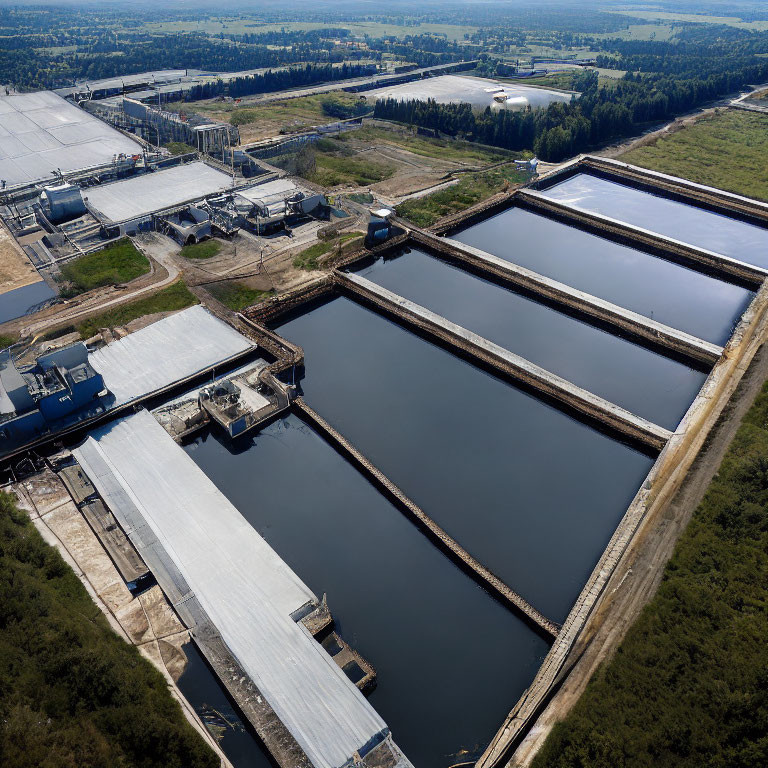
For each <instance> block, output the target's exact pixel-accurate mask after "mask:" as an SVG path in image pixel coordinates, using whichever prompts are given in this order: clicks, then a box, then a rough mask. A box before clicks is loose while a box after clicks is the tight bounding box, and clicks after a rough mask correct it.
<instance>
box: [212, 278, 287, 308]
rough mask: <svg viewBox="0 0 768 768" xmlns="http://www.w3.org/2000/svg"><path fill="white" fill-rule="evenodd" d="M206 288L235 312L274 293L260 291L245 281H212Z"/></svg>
mask: <svg viewBox="0 0 768 768" xmlns="http://www.w3.org/2000/svg"><path fill="white" fill-rule="evenodd" d="M206 289H207V290H208V293H210V294H211V296H213V297H214V298H215V299H218V300H219V301H220V302H221V303H222V304H223V305H224V306H225V307H229V308H230V309H233V310H234V311H235V312H239V311H240V310H241V309H245V308H246V307H250V306H251V305H253V304H256V303H258V302H259V301H262V300H263V299H265V298H266V297H267V296H272V295H273V294H274V291H260V290H258V289H256V288H249V287H248V286H247V285H245V283H238V282H237V281H231V282H226V283H212V284H211V285H207V286H206Z"/></svg>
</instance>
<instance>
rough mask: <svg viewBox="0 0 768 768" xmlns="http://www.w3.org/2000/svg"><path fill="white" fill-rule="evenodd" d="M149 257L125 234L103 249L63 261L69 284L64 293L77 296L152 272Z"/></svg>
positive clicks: (65, 278)
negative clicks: (140, 251)
mask: <svg viewBox="0 0 768 768" xmlns="http://www.w3.org/2000/svg"><path fill="white" fill-rule="evenodd" d="M149 268H150V267H149V260H148V259H147V257H146V256H144V254H143V253H139V251H137V250H136V248H135V246H134V245H133V243H132V242H131V241H130V240H129V239H128V238H127V237H124V238H123V239H122V240H118V241H117V242H116V243H112V244H111V245H108V246H107V247H106V248H104V249H103V250H101V251H96V252H95V253H88V254H86V255H85V256H80V257H78V258H77V259H73V260H72V261H69V262H67V263H66V264H63V265H62V267H61V280H62V281H63V282H66V283H68V287H66V288H65V289H64V290H63V291H62V294H63V295H70V296H72V295H76V294H78V293H83V292H84V291H90V290H91V289H93V288H100V287H101V286H104V285H117V284H119V283H127V282H129V281H131V280H133V279H135V278H137V277H140V276H141V275H146V274H147V272H149Z"/></svg>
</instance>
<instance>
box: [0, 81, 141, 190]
mask: <svg viewBox="0 0 768 768" xmlns="http://www.w3.org/2000/svg"><path fill="white" fill-rule="evenodd" d="M140 153H141V146H140V145H139V144H137V143H136V142H134V141H133V140H132V139H130V138H129V137H127V136H124V135H123V134H121V133H120V132H119V131H116V130H115V129H114V128H111V127H110V126H108V125H106V124H105V123H103V122H102V121H101V120H99V119H97V118H96V117H94V116H93V115H89V114H88V113H87V112H84V111H83V110H82V109H79V108H78V107H76V106H75V105H74V104H72V103H70V102H68V101H66V100H65V99H62V98H61V96H58V95H57V94H55V93H52V92H51V91H39V92H38V93H22V94H14V95H10V96H0V188H2V189H9V188H12V187H16V186H21V185H25V184H32V183H35V182H41V181H46V180H49V179H54V178H56V177H57V176H60V174H61V173H67V172H69V171H77V170H82V169H85V168H95V167H98V166H103V165H108V164H110V163H113V162H116V161H117V160H118V159H125V158H131V157H133V156H134V155H138V154H140Z"/></svg>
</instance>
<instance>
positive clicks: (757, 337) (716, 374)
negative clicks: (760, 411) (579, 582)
mask: <svg viewBox="0 0 768 768" xmlns="http://www.w3.org/2000/svg"><path fill="white" fill-rule="evenodd" d="M766 340H768V281H767V282H766V283H765V284H764V285H763V287H762V288H761V289H760V291H759V292H758V293H757V295H756V296H755V298H754V299H753V301H752V303H751V304H750V306H749V308H748V309H747V311H746V312H745V313H744V316H743V317H742V320H741V322H740V323H739V325H738V327H737V328H736V330H735V331H734V334H733V336H732V337H731V339H730V341H729V342H728V344H727V345H726V347H725V351H724V353H723V356H722V357H721V359H720V361H719V362H718V364H717V365H716V366H715V367H714V369H713V370H712V372H711V373H710V375H709V377H708V378H707V380H706V381H705V383H704V386H703V387H702V388H701V391H700V392H699V395H698V396H697V397H696V399H695V400H694V401H693V403H692V404H691V406H690V408H689V409H688V411H687V413H686V415H685V417H684V418H683V420H682V421H681V422H680V425H679V426H678V428H677V430H675V433H674V434H673V435H672V437H671V438H670V440H669V441H668V443H667V445H666V447H665V448H664V450H663V451H662V452H661V453H660V454H659V457H658V459H657V460H656V462H655V463H654V465H653V467H652V468H651V470H650V472H649V473H648V476H647V478H646V480H645V482H644V483H643V485H642V487H641V488H640V490H639V491H638V493H637V495H636V496H635V498H634V499H633V501H632V503H631V504H630V506H629V508H628V509H627V511H626V513H625V515H624V517H623V518H622V520H621V522H620V523H619V525H618V527H617V528H616V531H615V532H614V534H613V536H612V537H611V540H610V541H609V542H608V545H607V547H606V548H605V550H604V552H603V554H602V556H601V557H600V560H599V561H598V563H597V565H596V566H595V568H594V570H593V571H592V574H591V575H590V577H589V579H588V580H587V583H586V584H585V586H584V589H583V590H582V592H581V594H580V595H579V597H578V599H577V600H576V603H575V604H574V607H573V608H572V609H571V612H570V613H569V615H568V617H567V618H566V620H565V622H564V624H563V627H562V630H561V631H560V634H559V635H558V637H557V639H556V640H555V643H554V644H553V646H552V648H551V649H550V651H549V653H548V654H547V656H546V658H545V659H544V661H543V663H542V665H541V667H540V668H539V671H538V673H537V674H536V677H535V679H534V681H533V683H532V684H531V685H530V687H529V688H528V689H527V690H526V692H525V693H524V694H523V696H521V698H520V699H519V701H518V702H517V703H516V704H515V706H514V708H513V709H512V710H511V712H510V713H509V715H508V716H507V718H506V720H505V721H504V723H503V724H502V726H501V728H500V729H499V731H498V732H497V733H496V736H495V737H494V738H493V740H492V741H491V743H490V745H489V746H488V748H487V749H486V751H485V753H484V754H483V755H482V757H481V758H480V760H478V762H477V764H476V766H477V768H498V766H501V765H504V764H506V763H507V761H509V759H510V757H511V756H512V754H513V750H514V749H515V748H516V747H517V746H518V745H519V744H520V743H521V741H522V739H523V737H524V736H525V735H526V734H527V733H528V732H529V730H530V729H531V727H532V726H533V724H534V723H535V721H536V718H537V717H538V716H539V714H540V713H541V712H542V711H543V709H544V707H545V706H546V704H547V702H548V701H549V700H550V698H551V696H552V695H553V694H554V693H555V691H556V690H557V688H558V687H559V685H560V684H561V683H562V682H563V680H565V679H566V678H567V676H568V674H569V672H570V670H571V669H572V667H573V666H574V664H575V663H576V662H577V661H578V655H576V657H574V648H575V646H576V644H577V641H579V640H580V639H581V638H582V637H585V636H591V635H593V634H594V632H595V629H596V627H595V626H594V625H593V623H594V622H600V621H602V620H603V617H604V615H605V612H604V611H603V609H602V605H603V603H605V602H606V601H608V600H609V599H610V593H609V592H608V591H607V590H606V587H607V585H608V583H609V580H611V578H612V577H613V575H614V573H617V572H619V571H621V570H622V563H623V562H624V561H625V559H626V558H627V557H628V556H629V553H630V552H631V549H632V546H633V543H634V542H635V541H636V539H637V537H638V536H640V535H642V532H643V529H644V528H645V527H646V526H650V525H653V524H655V523H656V522H657V520H658V519H659V518H660V516H661V515H662V514H663V511H664V508H665V506H666V505H667V504H668V503H669V502H670V501H671V499H672V497H673V496H674V494H675V493H676V492H677V490H678V489H679V488H680V486H681V484H682V482H683V480H684V478H685V476H686V473H687V472H688V470H689V468H690V467H691V465H692V464H693V462H694V461H695V459H696V456H697V455H698V453H699V451H700V450H701V448H702V446H703V444H704V442H705V440H706V439H707V436H708V435H709V432H710V430H711V429H712V427H713V426H714V425H715V424H716V422H717V420H718V418H719V417H720V416H721V414H722V413H723V410H724V409H725V407H726V405H727V403H728V400H729V399H730V397H731V395H732V394H733V392H734V391H735V390H736V387H737V386H738V384H739V381H740V380H741V377H742V375H743V374H744V372H745V371H746V369H747V368H748V366H749V363H750V362H751V360H752V358H753V357H754V355H755V353H756V352H757V350H758V349H759V347H760V346H761V345H762V344H763V343H764V342H765V341H766ZM531 734H533V731H531ZM545 737H546V733H541V734H538V733H537V734H535V735H532V738H533V739H534V740H535V741H536V743H537V745H538V746H541V744H542V743H543V741H544V738H545ZM529 738H531V737H529ZM534 751H535V748H533V749H532V748H531V746H530V745H528V750H527V755H528V756H530V755H531V754H532V752H534ZM510 764H511V765H517V764H518V763H517V762H516V761H515V760H512V762H511V763H510Z"/></svg>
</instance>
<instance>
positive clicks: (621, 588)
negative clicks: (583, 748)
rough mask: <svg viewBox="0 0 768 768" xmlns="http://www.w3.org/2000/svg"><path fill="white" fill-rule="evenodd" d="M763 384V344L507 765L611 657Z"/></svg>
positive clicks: (766, 374)
mask: <svg viewBox="0 0 768 768" xmlns="http://www.w3.org/2000/svg"><path fill="white" fill-rule="evenodd" d="M766 380H768V346H766V345H763V346H761V347H760V349H759V350H758V351H757V353H756V354H755V357H754V358H753V360H752V362H751V364H750V366H749V368H748V369H747V371H746V372H745V374H744V376H743V377H742V380H741V382H740V383H739V385H738V387H737V389H736V392H735V393H734V395H733V396H732V397H731V399H730V400H729V402H728V404H727V406H726V407H725V409H724V411H723V413H722V415H721V417H720V419H719V420H718V422H717V424H716V425H715V427H714V428H713V430H712V432H711V433H710V435H709V438H708V439H707V442H706V443H705V445H704V448H703V449H702V450H701V451H700V453H699V455H698V456H697V458H696V460H695V461H694V463H693V466H692V467H691V469H690V471H689V472H688V475H687V476H686V478H685V480H684V481H683V484H682V485H681V487H680V489H679V490H678V491H677V493H676V494H675V495H674V497H673V498H672V500H671V501H670V502H669V503H668V504H667V505H666V507H665V508H664V509H663V511H662V512H661V514H662V515H663V517H662V519H660V520H658V521H655V523H654V524H653V525H651V526H649V528H648V530H646V531H645V532H644V533H643V534H642V535H641V536H640V537H639V540H638V541H637V543H636V544H635V545H634V546H633V551H632V553H631V554H630V557H629V558H627V559H626V562H624V561H623V562H622V563H621V564H620V566H619V568H617V570H616V573H614V574H613V576H612V578H611V581H610V582H609V583H608V586H607V589H606V594H607V595H609V596H610V603H611V604H610V606H609V607H608V608H607V609H606V607H605V606H601V608H599V609H598V610H599V611H603V612H604V613H605V616H604V619H603V621H602V624H601V625H600V626H599V628H598V629H597V631H596V632H595V633H594V634H593V635H592V636H591V637H585V638H582V639H580V640H579V641H578V643H577V644H576V646H575V648H574V650H573V652H572V658H573V659H576V661H575V663H573V665H572V668H571V669H570V672H569V673H568V676H567V678H566V679H565V681H564V683H563V685H562V687H561V688H560V690H559V691H558V692H557V693H556V694H555V696H554V697H553V699H552V700H551V702H550V703H549V705H548V706H547V707H546V708H545V709H544V711H543V713H542V714H541V716H540V717H539V718H538V720H537V721H536V724H535V725H534V727H533V728H532V729H531V731H530V733H529V734H528V736H527V737H526V738H525V740H524V741H523V742H522V744H521V745H520V746H519V747H518V749H517V751H516V752H515V754H514V756H513V758H512V760H511V762H510V765H512V766H528V765H529V764H530V762H531V760H532V759H533V757H534V755H535V754H536V752H537V751H538V749H540V747H541V746H542V744H543V741H544V739H545V738H546V735H547V734H548V733H549V731H550V730H551V728H552V726H553V725H554V724H555V722H557V721H558V720H562V719H563V718H564V717H565V715H566V714H567V713H568V712H569V711H570V709H571V707H572V706H573V705H574V704H575V703H576V701H578V699H579V697H580V696H581V694H582V693H583V691H584V688H585V687H586V684H587V682H588V681H589V679H590V678H591V677H592V675H593V674H594V672H595V671H596V669H597V667H598V665H600V664H601V663H603V662H604V661H606V660H607V659H610V657H611V656H612V655H613V653H614V652H615V650H616V648H617V646H618V645H619V643H620V642H621V639H622V638H623V637H624V634H625V633H626V631H627V629H628V628H629V627H630V626H631V624H632V623H633V622H634V620H635V619H636V618H637V616H638V615H639V613H640V611H641V610H642V609H643V608H644V606H645V605H646V604H647V603H648V601H649V600H650V599H651V598H652V597H653V595H654V594H655V593H656V590H657V588H658V586H659V583H660V582H661V577H662V575H663V571H664V565H665V564H666V563H667V561H668V560H669V558H670V557H671V555H672V552H673V551H674V547H675V544H676V543H677V540H678V538H679V536H680V534H681V533H682V531H683V530H684V529H685V527H686V525H687V524H688V522H689V520H690V518H691V516H692V514H693V512H694V511H695V509H696V508H697V507H698V505H699V503H700V502H701V500H702V498H703V496H704V494H705V492H706V490H707V488H708V487H709V484H710V482H711V480H712V478H713V477H714V475H715V474H716V473H717V471H718V469H719V468H720V464H721V462H722V460H723V457H724V455H725V452H726V451H727V449H728V447H729V445H730V444H731V441H732V440H733V438H734V436H735V434H736V431H737V430H738V428H739V426H740V424H741V420H742V418H743V417H744V415H745V414H746V412H747V411H748V410H749V408H750V407H751V405H752V403H753V402H754V400H755V398H756V397H757V395H758V393H759V391H760V389H761V388H762V386H763V383H764V382H765V381H766Z"/></svg>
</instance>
